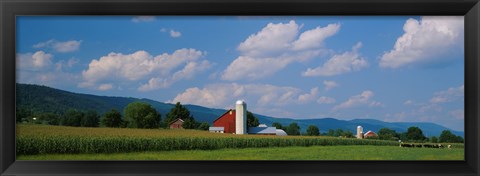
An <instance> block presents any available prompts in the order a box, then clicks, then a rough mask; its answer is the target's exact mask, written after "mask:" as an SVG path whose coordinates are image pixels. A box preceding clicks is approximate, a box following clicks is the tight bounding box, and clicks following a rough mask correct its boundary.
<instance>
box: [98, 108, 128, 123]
mask: <svg viewBox="0 0 480 176" xmlns="http://www.w3.org/2000/svg"><path fill="white" fill-rule="evenodd" d="M122 123H123V120H122V115H121V114H120V112H118V111H117V110H116V109H112V110H110V111H109V112H107V113H105V114H104V115H103V118H102V125H103V126H105V127H120V126H121V125H122Z"/></svg>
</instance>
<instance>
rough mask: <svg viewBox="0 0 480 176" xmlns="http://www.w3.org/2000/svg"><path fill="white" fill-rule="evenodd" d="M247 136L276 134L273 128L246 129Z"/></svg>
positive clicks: (275, 129)
mask: <svg viewBox="0 0 480 176" xmlns="http://www.w3.org/2000/svg"><path fill="white" fill-rule="evenodd" d="M247 132H248V134H277V128H275V127H248V131H247Z"/></svg>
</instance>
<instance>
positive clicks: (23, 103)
mask: <svg viewBox="0 0 480 176" xmlns="http://www.w3.org/2000/svg"><path fill="white" fill-rule="evenodd" d="M16 90H17V107H18V108H28V109H32V110H33V111H34V112H53V113H58V114H62V113H64V112H65V111H66V110H67V109H69V108H74V109H79V110H95V111H97V112H99V113H100V114H103V113H105V112H107V111H109V110H110V109H112V108H114V109H117V110H119V111H121V112H122V111H123V109H124V108H125V106H127V105H128V104H129V103H131V102H134V101H141V102H146V103H149V104H150V105H152V106H153V107H154V108H155V109H157V111H159V112H160V114H161V115H162V117H165V114H167V113H168V112H169V111H170V109H171V108H173V106H174V105H173V104H169V103H162V102H158V101H154V100H150V99H138V98H127V97H108V96H97V95H89V94H79V93H73V92H68V91H63V90H59V89H54V88H50V87H46V86H39V85H28V84H17V86H16ZM232 103H233V102H232ZM185 106H186V107H187V108H188V109H189V110H190V112H191V114H192V115H193V116H194V118H195V119H196V120H197V121H200V122H208V123H210V124H211V123H212V122H213V120H215V119H216V118H218V117H219V116H220V115H222V114H223V113H225V111H226V110H224V109H213V108H207V107H202V106H197V105H185ZM255 115H256V116H257V117H258V119H259V121H260V123H264V124H267V125H271V124H272V123H273V122H279V123H281V124H282V125H288V124H290V123H292V122H296V123H298V125H299V126H300V128H301V130H302V131H305V129H306V128H307V127H308V125H316V126H318V127H319V128H320V130H321V131H322V132H325V131H327V130H328V129H338V128H341V129H343V130H350V131H352V132H355V130H356V127H357V126H358V125H361V126H363V128H364V130H372V131H378V130H379V129H381V128H384V127H387V128H390V129H393V130H395V131H397V132H404V131H406V129H407V128H408V127H410V126H417V127H420V128H421V129H422V130H423V132H424V134H425V135H427V136H438V135H440V133H441V131H442V130H450V131H452V133H454V134H456V135H460V136H462V137H463V136H464V133H463V132H461V131H454V130H451V129H448V128H446V127H444V126H441V125H438V124H434V123H425V122H383V121H379V120H374V119H355V120H348V121H347V120H338V119H334V118H318V119H301V120H296V119H288V118H275V117H269V116H264V115H260V114H255Z"/></svg>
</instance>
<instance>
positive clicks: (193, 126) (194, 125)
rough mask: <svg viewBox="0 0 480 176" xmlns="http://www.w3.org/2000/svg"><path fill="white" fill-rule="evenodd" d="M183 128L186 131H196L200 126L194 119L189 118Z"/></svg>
mask: <svg viewBox="0 0 480 176" xmlns="http://www.w3.org/2000/svg"><path fill="white" fill-rule="evenodd" d="M182 127H183V128H184V129H196V128H197V127H198V125H197V123H196V122H195V120H194V119H193V118H187V119H185V120H184V122H183V125H182Z"/></svg>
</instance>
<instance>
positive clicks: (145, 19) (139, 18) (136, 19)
mask: <svg viewBox="0 0 480 176" xmlns="http://www.w3.org/2000/svg"><path fill="white" fill-rule="evenodd" d="M155 20H156V18H155V17H154V16H136V17H133V18H132V21H133V22H135V23H140V22H151V21H155Z"/></svg>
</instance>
